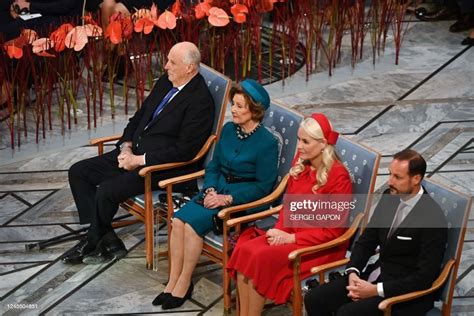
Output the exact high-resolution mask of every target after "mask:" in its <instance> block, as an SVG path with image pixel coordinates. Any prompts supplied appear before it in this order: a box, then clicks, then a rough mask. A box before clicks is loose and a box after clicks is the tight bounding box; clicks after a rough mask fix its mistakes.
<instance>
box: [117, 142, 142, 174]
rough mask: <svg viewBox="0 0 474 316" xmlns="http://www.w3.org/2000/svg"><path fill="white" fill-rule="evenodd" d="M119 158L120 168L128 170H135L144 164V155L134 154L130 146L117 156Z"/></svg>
mask: <svg viewBox="0 0 474 316" xmlns="http://www.w3.org/2000/svg"><path fill="white" fill-rule="evenodd" d="M127 148H128V147H127ZM117 160H118V166H119V168H123V169H125V170H128V171H132V170H135V169H136V168H138V167H140V166H143V165H144V159H143V155H138V156H137V155H134V154H133V153H132V150H131V149H130V148H128V149H126V148H124V149H123V150H122V152H121V153H120V155H119V156H118V157H117Z"/></svg>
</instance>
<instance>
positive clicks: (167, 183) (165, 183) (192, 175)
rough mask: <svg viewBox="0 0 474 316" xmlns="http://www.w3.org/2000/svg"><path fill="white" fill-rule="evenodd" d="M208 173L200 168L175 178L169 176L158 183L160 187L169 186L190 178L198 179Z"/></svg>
mask: <svg viewBox="0 0 474 316" xmlns="http://www.w3.org/2000/svg"><path fill="white" fill-rule="evenodd" d="M205 173H206V170H199V171H196V172H193V173H189V174H185V175H184V176H179V177H174V178H169V179H166V180H161V181H160V182H158V185H159V187H160V188H166V187H167V186H170V185H173V184H178V183H183V182H186V181H189V180H193V179H197V178H201V177H204V174H205Z"/></svg>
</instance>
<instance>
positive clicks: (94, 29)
mask: <svg viewBox="0 0 474 316" xmlns="http://www.w3.org/2000/svg"><path fill="white" fill-rule="evenodd" d="M84 28H85V30H86V34H87V36H89V37H94V36H101V35H102V28H101V27H100V26H98V25H95V24H86V25H84Z"/></svg>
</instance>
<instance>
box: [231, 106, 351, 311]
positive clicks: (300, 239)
mask: <svg viewBox="0 0 474 316" xmlns="http://www.w3.org/2000/svg"><path fill="white" fill-rule="evenodd" d="M338 135H339V134H338V133H336V132H334V131H333V130H332V126H331V123H330V122H329V121H328V119H327V118H326V116H324V115H323V114H320V113H317V114H313V115H312V116H311V117H308V118H306V119H305V120H304V121H303V122H302V123H301V126H300V128H299V130H298V145H297V149H298V153H297V155H296V157H295V159H294V161H293V167H292V168H291V169H290V178H289V181H288V187H287V191H286V193H287V194H340V195H347V198H345V199H350V197H351V194H352V184H351V180H350V176H349V173H348V171H347V169H346V168H345V167H344V165H343V164H342V163H341V161H340V160H339V159H338V158H337V156H336V153H335V151H334V144H335V143H336V141H337V138H338ZM286 212H288V210H287V209H285V208H282V210H281V211H280V216H279V219H278V222H277V223H276V225H275V227H274V228H272V229H270V230H268V231H267V232H264V231H260V230H258V229H248V230H247V231H245V232H244V233H243V234H242V235H241V236H240V238H239V240H238V242H237V245H236V248H235V249H234V251H233V253H232V256H231V258H230V260H229V263H228V265H227V269H228V270H229V272H230V273H231V274H232V275H233V277H234V278H236V279H237V287H238V293H239V301H240V313H241V315H260V314H261V312H262V310H263V307H264V304H265V299H270V300H273V301H274V302H275V304H283V303H285V302H286V301H287V300H288V298H289V297H290V294H291V290H292V289H293V271H292V265H291V264H290V261H289V260H288V254H289V253H290V252H292V251H293V250H296V249H299V248H304V247H308V246H313V245H318V244H322V243H325V242H328V241H330V240H333V239H335V238H337V237H339V236H340V235H342V234H343V233H344V232H345V230H346V228H345V225H344V224H345V222H346V220H347V218H348V215H349V211H348V210H347V209H345V210H344V211H343V212H342V214H341V215H342V216H341V220H340V221H339V222H338V223H339V224H341V225H338V227H310V228H290V227H285V226H284V220H283V219H284V217H285V216H284V215H285V213H286ZM331 226H334V225H331ZM256 235H259V236H258V237H256ZM347 247H348V244H345V245H341V246H339V247H337V248H335V249H330V250H327V251H324V252H320V253H317V254H314V255H310V256H308V257H305V258H304V260H303V261H302V263H301V277H302V278H306V277H308V276H309V274H310V273H309V272H310V271H309V270H310V269H311V267H314V266H317V265H321V264H324V263H327V262H331V261H336V260H339V259H342V258H344V256H345V254H346V250H347Z"/></svg>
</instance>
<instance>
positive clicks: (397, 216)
mask: <svg viewBox="0 0 474 316" xmlns="http://www.w3.org/2000/svg"><path fill="white" fill-rule="evenodd" d="M406 206H407V204H406V203H405V202H403V201H400V204H399V205H398V208H397V212H396V213H395V217H394V218H393V223H392V226H391V227H390V230H389V231H388V235H387V238H390V237H391V236H392V234H393V233H394V232H395V231H396V230H397V228H398V226H400V224H401V223H402V221H403V209H404V208H405V207H406Z"/></svg>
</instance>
